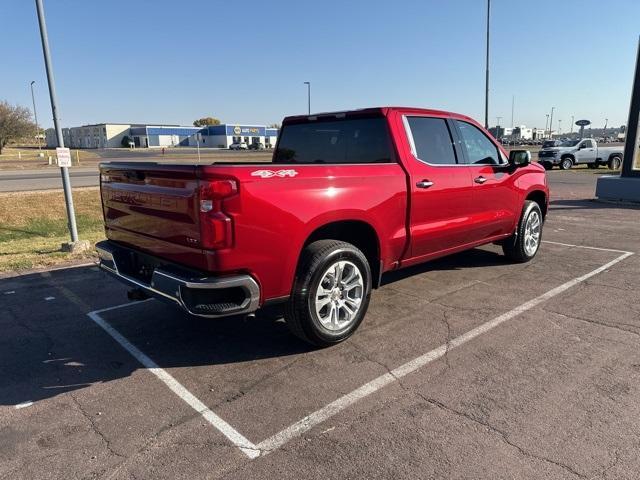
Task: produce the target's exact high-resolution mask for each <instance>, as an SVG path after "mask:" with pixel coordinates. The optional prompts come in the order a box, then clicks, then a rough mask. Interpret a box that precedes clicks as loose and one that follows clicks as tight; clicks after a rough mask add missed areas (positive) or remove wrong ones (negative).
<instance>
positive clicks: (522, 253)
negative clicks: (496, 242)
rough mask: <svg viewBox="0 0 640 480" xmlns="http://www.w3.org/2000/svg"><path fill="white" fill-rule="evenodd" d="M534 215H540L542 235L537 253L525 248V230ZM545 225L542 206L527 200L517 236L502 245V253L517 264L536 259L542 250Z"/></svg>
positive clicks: (539, 238) (540, 234)
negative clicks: (541, 243) (541, 244)
mask: <svg viewBox="0 0 640 480" xmlns="http://www.w3.org/2000/svg"><path fill="white" fill-rule="evenodd" d="M534 213H536V214H537V215H538V219H539V221H540V233H539V237H538V244H537V246H536V248H535V251H533V252H530V251H528V249H527V248H526V246H525V229H526V227H527V220H528V219H529V217H530V216H531V215H533V214H534ZM543 225H544V222H543V219H542V211H541V210H540V205H538V203H537V202H534V201H532V200H526V201H525V202H524V208H523V209H522V215H521V216H520V221H519V222H518V228H517V230H516V232H515V234H513V235H512V236H511V237H510V238H508V239H507V240H506V241H505V242H504V243H503V244H502V251H503V252H504V254H505V255H506V256H507V258H509V259H510V260H512V261H514V262H517V263H524V262H528V261H529V260H531V259H532V258H533V257H535V256H536V253H538V250H539V249H540V242H541V241H542V227H543Z"/></svg>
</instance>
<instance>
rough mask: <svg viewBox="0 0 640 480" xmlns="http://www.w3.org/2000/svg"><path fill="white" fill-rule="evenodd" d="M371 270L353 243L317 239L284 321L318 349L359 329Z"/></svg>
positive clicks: (302, 262)
mask: <svg viewBox="0 0 640 480" xmlns="http://www.w3.org/2000/svg"><path fill="white" fill-rule="evenodd" d="M371 284H372V282H371V269H370V267H369V262H368V261H367V258H366V257H365V256H364V254H363V253H362V252H361V251H360V250H358V249H357V248H356V247H355V246H353V245H351V244H350V243H347V242H342V241H338V240H319V241H317V242H313V243H312V244H310V245H309V246H307V247H306V248H305V249H304V251H303V252H302V256H301V259H300V264H299V266H298V271H297V274H296V279H295V283H294V286H293V291H292V294H291V297H290V299H289V301H288V302H287V304H286V305H285V320H286V322H287V325H288V326H289V329H290V330H291V332H292V333H293V334H294V335H296V336H297V337H299V338H301V339H302V340H304V341H306V342H308V343H311V344H313V345H316V346H319V347H326V346H329V345H333V344H336V343H339V342H341V341H343V340H345V339H346V338H348V337H349V336H351V335H352V334H353V332H355V331H356V329H357V328H358V326H359V325H360V323H361V322H362V320H363V319H364V316H365V314H366V312H367V308H368V307H369V298H370V296H371Z"/></svg>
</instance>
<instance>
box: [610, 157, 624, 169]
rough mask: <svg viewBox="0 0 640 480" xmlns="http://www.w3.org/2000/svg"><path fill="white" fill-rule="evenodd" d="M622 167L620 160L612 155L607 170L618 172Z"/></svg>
mask: <svg viewBox="0 0 640 480" xmlns="http://www.w3.org/2000/svg"><path fill="white" fill-rule="evenodd" d="M621 166H622V158H621V157H619V156H618V155H614V156H613V157H611V158H610V159H609V169H610V170H620V167H621Z"/></svg>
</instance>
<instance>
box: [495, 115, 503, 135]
mask: <svg viewBox="0 0 640 480" xmlns="http://www.w3.org/2000/svg"><path fill="white" fill-rule="evenodd" d="M500 120H502V117H496V138H497V139H498V140H500Z"/></svg>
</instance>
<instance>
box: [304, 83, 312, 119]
mask: <svg viewBox="0 0 640 480" xmlns="http://www.w3.org/2000/svg"><path fill="white" fill-rule="evenodd" d="M304 84H305V85H306V86H307V114H308V115H311V82H304Z"/></svg>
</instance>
